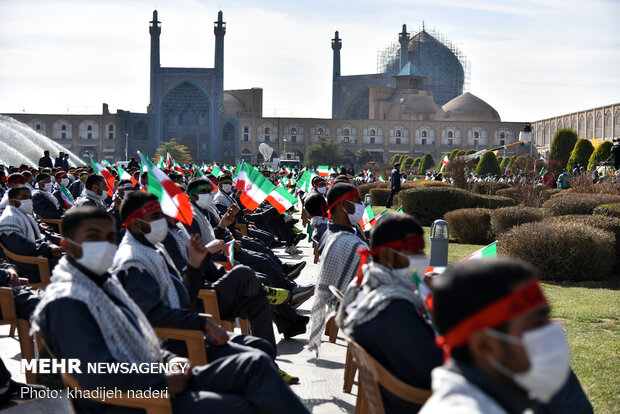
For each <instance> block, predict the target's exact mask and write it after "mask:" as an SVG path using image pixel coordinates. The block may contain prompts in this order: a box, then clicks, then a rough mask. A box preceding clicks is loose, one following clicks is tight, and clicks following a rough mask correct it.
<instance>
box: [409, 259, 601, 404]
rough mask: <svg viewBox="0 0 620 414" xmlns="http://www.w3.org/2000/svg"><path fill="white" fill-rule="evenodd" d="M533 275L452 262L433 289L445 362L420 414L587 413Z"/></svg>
mask: <svg viewBox="0 0 620 414" xmlns="http://www.w3.org/2000/svg"><path fill="white" fill-rule="evenodd" d="M549 312H550V307H549V303H548V302H547V299H546V298H545V296H544V294H543V292H542V290H541V287H540V283H539V281H538V278H537V272H536V269H535V268H533V267H532V266H531V265H529V264H527V263H525V262H522V261H520V260H518V259H513V258H498V259H493V260H490V259H479V260H469V261H466V262H462V263H457V264H455V265H453V266H451V267H450V268H448V269H447V270H446V271H445V272H444V273H443V274H442V275H441V276H440V277H439V278H437V279H435V280H434V282H433V320H434V323H435V326H436V327H437V330H438V331H439V333H440V334H441V336H440V337H438V338H437V343H438V344H440V345H442V346H443V348H444V352H445V353H446V354H447V355H449V356H450V359H448V361H447V362H446V363H445V364H444V365H443V366H441V367H438V368H435V369H434V370H433V373H432V388H433V395H432V397H431V398H430V399H429V400H428V402H427V403H426V404H425V405H424V407H423V408H422V410H421V411H420V412H421V413H424V414H429V413H442V414H443V413H457V412H458V413H464V414H470V413H493V414H501V413H511V414H512V413H515V414H516V413H523V412H526V411H527V412H531V410H533V412H534V413H554V414H560V413H592V406H591V404H590V402H589V401H588V399H587V397H586V395H585V393H584V392H583V389H582V388H581V385H580V384H579V381H578V379H577V377H576V376H575V374H574V373H573V372H572V370H571V368H570V350H569V346H568V342H567V340H566V337H565V334H564V331H563V330H562V326H561V325H560V324H559V323H558V322H551V320H550V318H549Z"/></svg>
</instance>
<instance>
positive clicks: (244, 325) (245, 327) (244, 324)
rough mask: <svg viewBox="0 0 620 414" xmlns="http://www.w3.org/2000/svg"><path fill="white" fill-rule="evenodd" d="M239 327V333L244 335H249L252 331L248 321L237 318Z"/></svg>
mask: <svg viewBox="0 0 620 414" xmlns="http://www.w3.org/2000/svg"><path fill="white" fill-rule="evenodd" d="M239 327H240V328H241V333H242V334H244V335H249V334H250V332H251V331H252V329H251V328H250V321H249V320H247V319H244V318H239Z"/></svg>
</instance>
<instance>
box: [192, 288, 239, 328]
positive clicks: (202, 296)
mask: <svg viewBox="0 0 620 414" xmlns="http://www.w3.org/2000/svg"><path fill="white" fill-rule="evenodd" d="M198 299H199V300H201V301H202V305H203V307H204V310H205V312H206V313H209V314H211V319H213V322H215V323H216V324H218V325H220V326H221V327H222V328H224V329H226V330H227V331H230V332H234V330H235V325H236V321H235V320H227V319H222V318H221V316H220V307H219V305H218V302H217V293H216V292H215V290H213V289H200V291H199V292H198ZM238 319H239V328H240V329H241V333H242V334H244V335H247V334H249V333H250V321H248V320H247V319H244V318H238Z"/></svg>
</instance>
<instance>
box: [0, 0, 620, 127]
mask: <svg viewBox="0 0 620 414" xmlns="http://www.w3.org/2000/svg"><path fill="white" fill-rule="evenodd" d="M155 8H157V10H158V12H159V20H161V21H162V34H161V64H162V66H181V67H213V53H214V36H213V21H215V20H216V18H217V12H218V10H222V11H223V12H224V20H225V21H226V23H227V33H226V37H225V47H224V51H225V74H224V83H225V88H226V89H243V88H251V87H262V88H263V98H264V101H263V108H264V115H265V116H273V115H274V114H277V115H278V116H295V117H330V115H331V73H332V51H331V47H330V39H331V38H332V37H333V35H334V31H335V30H339V31H340V37H341V38H342V39H343V48H342V51H341V59H342V73H343V74H344V75H353V74H363V73H375V72H376V68H377V59H376V58H377V51H378V50H379V49H382V48H383V47H385V46H386V45H387V44H388V43H390V42H394V41H396V40H397V39H398V32H400V29H401V25H402V24H403V23H406V24H407V27H408V29H409V32H411V33H412V36H413V35H414V34H415V33H416V32H417V31H418V30H419V28H421V26H422V22H423V21H424V23H425V25H426V27H427V28H433V29H436V30H438V31H440V32H441V33H443V34H444V35H445V36H446V37H447V38H448V39H450V40H451V41H452V42H453V43H456V44H457V45H459V47H460V48H461V50H462V51H463V52H464V53H465V54H466V55H467V57H468V59H469V61H470V63H471V85H470V92H471V93H473V94H474V95H476V96H478V97H480V98H482V99H484V100H486V101H487V102H488V103H489V104H491V105H492V106H493V107H495V109H496V110H497V111H498V112H499V113H500V115H501V117H502V119H503V120H505V121H534V120H537V119H542V118H546V117H550V116H554V115H561V114H564V113H568V112H572V111H578V110H582V109H588V108H591V107H596V106H602V105H606V104H610V103H616V102H620V36H618V35H619V34H620V25H619V24H618V17H619V16H620V0H519V1H517V0H471V1H469V0H426V1H420V0H331V1H325V0H314V1H294V0H293V1H287V2H284V1H275V0H272V1H260V0H254V1H252V0H245V1H235V0H217V1H209V0H157V1H153V0H98V1H91V0H60V1H55V0H0V113H9V112H22V111H25V112H29V113H60V114H62V113H67V111H69V112H70V113H84V112H90V113H100V111H101V104H102V103H103V102H106V103H108V104H109V106H110V110H111V111H116V109H125V110H131V111H136V112H144V111H146V106H147V104H148V99H149V47H150V46H149V45H150V43H149V41H150V39H149V34H148V24H149V23H148V22H149V21H150V20H151V16H152V11H153V9H155Z"/></svg>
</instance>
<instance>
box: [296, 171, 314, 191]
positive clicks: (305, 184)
mask: <svg viewBox="0 0 620 414" xmlns="http://www.w3.org/2000/svg"><path fill="white" fill-rule="evenodd" d="M313 177H316V174H315V173H313V172H311V171H305V172H304V173H303V174H302V175H301V177H300V178H299V181H297V184H296V186H297V188H299V189H300V190H302V191H303V192H306V193H307V192H309V191H310V189H311V188H312V178H313Z"/></svg>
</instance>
